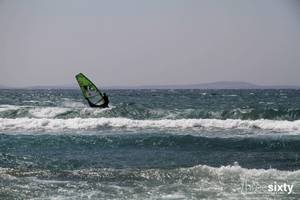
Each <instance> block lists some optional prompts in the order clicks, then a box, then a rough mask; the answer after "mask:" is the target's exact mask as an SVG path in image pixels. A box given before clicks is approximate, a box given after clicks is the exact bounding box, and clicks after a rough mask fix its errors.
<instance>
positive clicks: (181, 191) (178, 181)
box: [0, 165, 300, 199]
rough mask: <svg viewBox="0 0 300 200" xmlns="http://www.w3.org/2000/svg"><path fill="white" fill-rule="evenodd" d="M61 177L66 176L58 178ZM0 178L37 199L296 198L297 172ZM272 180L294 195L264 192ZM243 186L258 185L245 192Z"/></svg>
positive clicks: (197, 169)
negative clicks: (290, 185)
mask: <svg viewBox="0 0 300 200" xmlns="http://www.w3.org/2000/svg"><path fill="white" fill-rule="evenodd" d="M61 177H65V179H64V180H61ZM0 178H1V179H2V180H5V181H6V182H9V183H11V184H7V185H5V186H3V187H2V191H5V192H6V195H7V196H9V197H16V196H15V192H14V191H18V195H22V196H23V197H27V198H29V197H30V198H36V199H44V198H47V199H48V198H49V196H52V198H53V199H66V198H67V199H82V198H86V199H273V198H274V199H290V198H292V199H297V194H298V193H299V186H298V184H299V178H300V171H299V170H297V171H280V170H276V169H268V170H264V169H246V168H242V167H240V166H239V165H234V166H232V165H229V166H221V167H210V166H207V165H197V166H194V167H189V168H176V169H111V168H102V169H81V170H70V171H60V172H55V173H53V172H51V171H49V170H37V171H29V172H27V171H21V170H13V169H9V168H0ZM120 180H123V181H120ZM125 180H130V181H125ZM87 182H88V184H87ZM274 183H276V184H284V183H287V184H293V185H294V187H293V193H292V194H290V195H288V194H286V193H283V194H280V193H279V194H277V193H274V192H273V193H272V192H269V191H268V185H270V184H274ZM245 185H250V186H260V187H259V188H256V189H257V190H255V191H247V190H246V189H247V188H245ZM56 188H60V189H58V190H57V189H56ZM28 191H31V192H28Z"/></svg>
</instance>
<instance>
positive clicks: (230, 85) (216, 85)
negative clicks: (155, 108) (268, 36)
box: [0, 81, 300, 90]
mask: <svg viewBox="0 0 300 200" xmlns="http://www.w3.org/2000/svg"><path fill="white" fill-rule="evenodd" d="M0 88H1V89H79V87H78V86H77V85H69V86H32V87H18V88H17V87H8V86H3V85H0ZM100 88H103V89H211V90H217V89H245V90H246V89H300V86H296V85H271V86H269V85H268V86H266V85H256V84H252V83H248V82H239V81H219V82H212V83H201V84H187V85H142V86H102V87H100Z"/></svg>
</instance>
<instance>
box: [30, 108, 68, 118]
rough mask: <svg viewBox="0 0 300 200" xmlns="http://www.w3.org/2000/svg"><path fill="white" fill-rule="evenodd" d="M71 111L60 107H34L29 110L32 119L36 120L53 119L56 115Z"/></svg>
mask: <svg viewBox="0 0 300 200" xmlns="http://www.w3.org/2000/svg"><path fill="white" fill-rule="evenodd" d="M69 111H71V109H70V108H62V107H36V108H32V109H30V110H29V113H30V114H31V115H32V116H33V117H37V118H54V117H56V116H57V115H60V114H64V113H66V112H69Z"/></svg>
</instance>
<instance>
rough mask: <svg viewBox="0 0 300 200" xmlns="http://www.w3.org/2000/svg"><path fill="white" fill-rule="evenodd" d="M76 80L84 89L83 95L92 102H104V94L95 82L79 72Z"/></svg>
mask: <svg viewBox="0 0 300 200" xmlns="http://www.w3.org/2000/svg"><path fill="white" fill-rule="evenodd" d="M75 77H76V80H77V82H78V84H79V87H80V89H81V91H82V94H83V96H84V97H85V98H86V99H88V100H89V102H90V103H92V104H94V105H97V106H101V105H103V104H104V99H103V95H102V93H101V92H100V90H98V88H97V87H96V86H95V84H94V83H93V82H92V81H90V80H89V79H88V78H87V77H86V76H85V75H83V74H82V73H79V74H77V75H76V76H75Z"/></svg>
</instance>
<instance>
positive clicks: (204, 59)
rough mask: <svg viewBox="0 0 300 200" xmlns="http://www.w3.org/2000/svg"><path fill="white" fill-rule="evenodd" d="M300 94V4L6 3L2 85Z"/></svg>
mask: <svg viewBox="0 0 300 200" xmlns="http://www.w3.org/2000/svg"><path fill="white" fill-rule="evenodd" d="M78 72H83V73H85V74H86V75H87V76H89V77H90V78H91V79H92V80H93V81H95V82H96V83H97V84H99V85H105V86H111V85H124V86H125V85H126V86H128V85H131V86H132V85H149V84H151V85H157V84H189V83H204V82H213V81H247V82H252V83H257V84H266V85H270V84H294V85H300V1H299V0H248V1H246V0H244V1H241V0H226V1H219V0H147V1H146V0H126V1H125V0H119V1H117V0H107V1H100V0H81V1H78V0H0V75H1V78H0V85H6V86H33V85H40V86H41V85H71V84H75V79H74V75H75V74H77V73H78Z"/></svg>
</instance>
